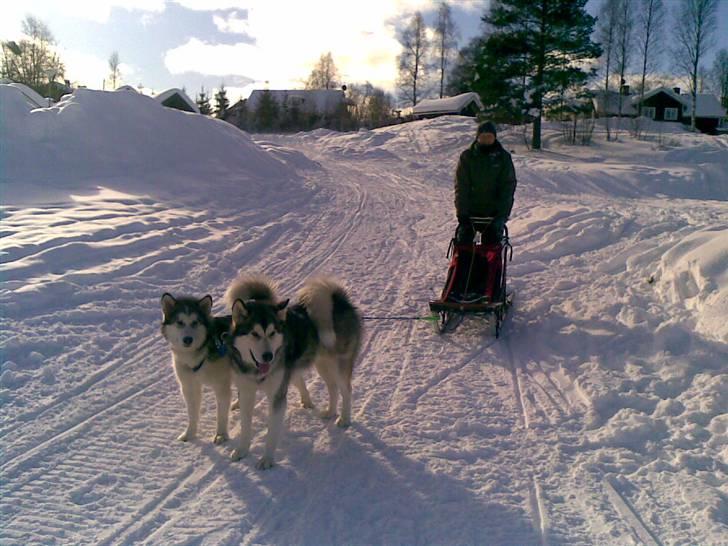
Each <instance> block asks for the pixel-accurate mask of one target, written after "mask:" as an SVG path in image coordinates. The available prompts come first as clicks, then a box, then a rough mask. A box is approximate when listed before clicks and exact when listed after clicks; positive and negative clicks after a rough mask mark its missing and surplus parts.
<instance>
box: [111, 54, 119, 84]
mask: <svg viewBox="0 0 728 546" xmlns="http://www.w3.org/2000/svg"><path fill="white" fill-rule="evenodd" d="M120 65H121V60H120V59H119V52H118V51H114V52H113V53H112V54H111V55H110V56H109V70H110V72H109V81H110V82H111V90H112V91H113V90H114V89H116V87H117V83H118V82H119V80H120V79H121V70H120V69H119V67H120Z"/></svg>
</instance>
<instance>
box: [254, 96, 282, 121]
mask: <svg viewBox="0 0 728 546" xmlns="http://www.w3.org/2000/svg"><path fill="white" fill-rule="evenodd" d="M278 111H279V107H278V102H276V100H275V99H274V98H273V95H272V94H271V92H270V91H269V90H268V89H266V90H265V91H263V94H262V95H261V97H260V101H258V106H257V108H256V109H255V122H256V126H257V128H258V129H259V130H262V131H266V130H271V129H274V128H275V127H276V124H277V123H278V118H279V112H278Z"/></svg>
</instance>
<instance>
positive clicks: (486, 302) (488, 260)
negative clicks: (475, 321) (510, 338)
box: [430, 218, 513, 337]
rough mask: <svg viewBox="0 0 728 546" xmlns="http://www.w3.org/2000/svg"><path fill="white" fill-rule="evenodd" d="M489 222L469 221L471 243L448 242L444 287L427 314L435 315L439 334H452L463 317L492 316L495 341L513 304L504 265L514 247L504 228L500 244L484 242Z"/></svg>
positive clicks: (506, 229)
mask: <svg viewBox="0 0 728 546" xmlns="http://www.w3.org/2000/svg"><path fill="white" fill-rule="evenodd" d="M492 221H493V218H471V223H472V227H473V232H474V233H475V237H474V239H473V242H472V243H458V242H457V241H456V237H455V236H454V237H453V238H452V240H451V241H450V246H449V248H448V251H447V257H448V258H449V259H450V266H449V267H448V271H447V280H446V281H445V287H444V288H443V290H442V294H441V295H440V298H439V299H437V300H434V301H431V302H430V310H431V311H433V312H434V313H437V315H438V326H437V328H438V331H439V332H440V333H441V334H442V333H445V332H452V331H454V330H455V328H457V327H458V326H459V325H460V323H461V322H462V321H463V319H464V318H465V316H466V315H480V316H488V315H493V318H494V324H495V337H499V336H500V332H501V327H502V325H503V320H504V319H505V316H506V312H507V311H508V308H509V307H510V306H511V304H512V303H513V292H508V290H507V287H506V265H507V263H508V262H509V261H511V259H512V258H513V247H512V246H511V244H510V242H509V240H508V228H507V227H505V228H504V232H503V236H502V237H501V239H500V241H497V242H485V241H483V233H484V232H485V230H486V228H487V227H488V226H489V225H490V223H491V222H492ZM456 234H457V233H456Z"/></svg>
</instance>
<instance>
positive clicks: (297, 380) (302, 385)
mask: <svg viewBox="0 0 728 546" xmlns="http://www.w3.org/2000/svg"><path fill="white" fill-rule="evenodd" d="M292 382H293V384H294V385H295V387H296V388H297V389H298V392H299V393H300V394H301V406H303V407H304V408H307V409H311V408H313V401H312V400H311V395H310V394H309V393H308V389H307V388H306V381H305V380H304V379H303V374H300V373H298V374H295V375H294V376H293V379H292Z"/></svg>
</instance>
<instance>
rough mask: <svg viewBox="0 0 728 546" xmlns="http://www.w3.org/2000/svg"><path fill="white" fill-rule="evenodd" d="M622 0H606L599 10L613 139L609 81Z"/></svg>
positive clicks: (606, 108) (609, 135)
mask: <svg viewBox="0 0 728 546" xmlns="http://www.w3.org/2000/svg"><path fill="white" fill-rule="evenodd" d="M619 5H620V0H605V1H604V3H603V4H602V7H601V10H600V12H599V18H598V27H597V39H598V41H599V42H600V44H601V46H602V59H603V61H602V62H603V63H604V66H603V68H604V114H605V127H606V130H607V140H608V141H609V140H611V139H612V133H611V126H610V122H609V121H610V120H609V83H610V78H611V76H612V68H613V65H612V62H613V61H614V58H615V52H616V49H617V26H618V22H619Z"/></svg>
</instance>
